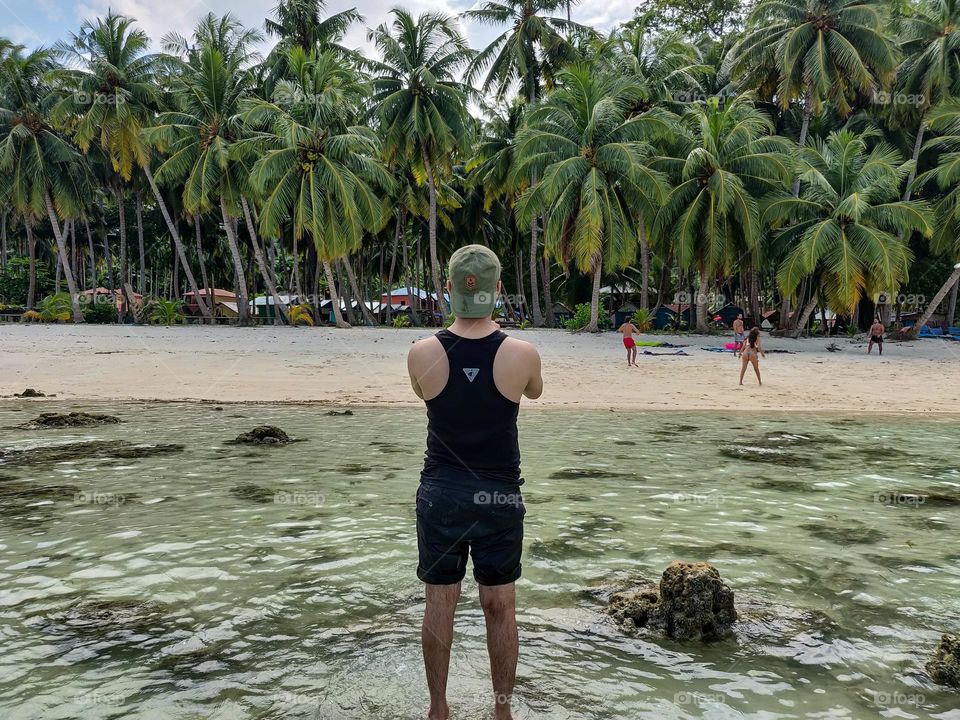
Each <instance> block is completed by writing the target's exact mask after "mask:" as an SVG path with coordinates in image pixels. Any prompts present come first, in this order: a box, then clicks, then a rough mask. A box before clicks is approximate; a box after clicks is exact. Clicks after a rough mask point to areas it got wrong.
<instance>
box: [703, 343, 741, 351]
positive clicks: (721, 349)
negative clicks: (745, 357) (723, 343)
mask: <svg viewBox="0 0 960 720" xmlns="http://www.w3.org/2000/svg"><path fill="white" fill-rule="evenodd" d="M730 345H733V347H732V348H730V347H722V348H718V347H709V348H708V347H702V348H700V349H701V350H706V351H707V352H730V353H732V352H733V351H734V349H735V348H736V347H737V346H736V343H730Z"/></svg>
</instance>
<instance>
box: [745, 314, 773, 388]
mask: <svg viewBox="0 0 960 720" xmlns="http://www.w3.org/2000/svg"><path fill="white" fill-rule="evenodd" d="M759 355H763V357H764V358H766V357H767V354H766V353H765V352H764V351H763V347H762V346H761V345H760V328H756V327H755V328H753V329H752V330H751V331H750V334H749V335H748V336H747V339H746V340H744V341H743V343H742V344H741V345H740V357H741V358H742V361H741V363H740V384H741V385H743V376H744V373H746V372H747V364H748V363H753V371H754V372H755V373H756V374H757V383H758V384H760V385H763V380H761V379H760V358H759V357H758V356H759Z"/></svg>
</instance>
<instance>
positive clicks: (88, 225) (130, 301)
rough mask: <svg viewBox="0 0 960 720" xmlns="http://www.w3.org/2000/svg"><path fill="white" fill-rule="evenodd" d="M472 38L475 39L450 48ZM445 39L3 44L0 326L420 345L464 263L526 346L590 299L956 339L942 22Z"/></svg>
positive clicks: (447, 25)
mask: <svg viewBox="0 0 960 720" xmlns="http://www.w3.org/2000/svg"><path fill="white" fill-rule="evenodd" d="M464 18H465V19H469V20H470V21H473V22H479V23H483V24H485V25H487V26H489V27H490V28H491V29H493V30H494V31H495V33H496V35H495V39H493V41H492V42H490V44H489V45H487V46H486V47H479V48H472V47H470V46H469V45H468V43H467V41H466V40H465V37H464V35H463V34H462V29H461V27H460V22H461V20H462V19H464ZM464 18H459V17H452V16H445V15H442V14H438V13H435V12H425V13H423V14H419V15H417V14H412V13H410V12H408V11H407V10H404V9H403V8H397V9H394V10H393V11H392V12H391V15H390V18H389V20H388V21H387V22H385V23H383V24H381V25H379V26H377V27H370V28H369V29H368V31H367V32H368V40H369V44H368V48H370V49H369V50H367V51H364V52H361V51H359V50H356V49H353V48H349V47H346V46H345V45H344V42H343V39H344V35H345V33H346V32H347V31H348V30H349V29H350V28H354V27H358V26H359V27H363V26H364V24H365V22H366V21H365V19H364V18H363V17H362V15H361V13H360V12H359V11H358V10H348V11H345V12H339V13H330V12H328V11H327V8H325V7H324V3H323V2H322V1H321V0H283V2H281V3H280V4H279V5H277V6H276V8H274V9H273V11H272V13H271V15H270V17H268V18H266V19H265V20H264V24H263V26H262V27H244V26H243V25H241V24H240V23H239V22H238V21H237V20H236V19H235V18H234V17H232V16H230V15H224V16H216V15H214V14H209V15H207V16H206V17H203V18H202V19H201V20H200V21H199V23H198V24H197V25H196V27H195V29H194V30H193V32H192V33H190V34H189V35H187V36H183V35H180V34H177V33H174V32H170V33H168V34H165V35H163V36H162V37H148V36H147V35H146V34H145V32H144V31H143V30H142V29H140V28H139V27H138V24H137V21H136V18H132V17H125V16H123V15H120V14H115V13H113V12H109V13H108V14H106V15H104V16H102V17H91V18H89V19H88V20H87V21H86V22H84V23H83V24H82V26H81V27H79V28H77V30H76V31H75V32H74V33H71V34H70V36H69V37H64V38H63V39H62V40H61V41H59V42H57V43H56V44H54V45H52V46H50V47H25V46H23V45H18V44H15V43H13V42H10V41H9V40H5V39H0V207H2V250H0V302H2V303H3V311H2V312H3V313H5V314H8V315H20V317H22V318H23V319H25V320H34V321H49V320H57V321H63V322H68V321H71V320H72V321H73V322H76V323H80V322H118V321H121V322H145V321H155V322H165V323H167V322H175V321H180V320H182V319H184V318H189V319H190V320H192V321H199V322H204V321H205V322H213V321H214V320H215V319H216V317H217V316H220V317H219V319H220V320H221V321H222V320H224V317H223V316H224V315H225V308H229V309H230V312H228V313H226V314H227V315H229V318H230V320H231V321H235V322H237V323H240V324H246V323H251V322H255V321H263V316H262V313H261V312H260V309H263V308H269V309H272V310H273V312H271V313H269V314H268V316H269V318H270V319H271V322H286V323H290V324H314V323H316V324H326V323H335V324H337V325H339V326H346V325H349V324H375V323H386V324H394V325H398V326H402V325H407V324H411V323H412V324H426V325H433V324H442V323H444V322H445V321H446V320H447V318H448V316H449V314H450V310H449V307H448V300H447V298H446V296H445V294H444V290H443V283H444V277H443V269H444V267H445V265H446V262H447V260H448V259H449V257H450V255H451V253H452V252H453V250H454V249H455V248H456V247H459V246H460V245H463V244H465V243H467V242H471V243H480V244H484V245H487V246H489V247H491V248H493V249H494V250H495V251H496V252H497V253H498V254H499V255H500V257H501V258H502V260H503V265H504V267H503V283H504V294H503V307H502V308H501V309H500V313H501V315H502V316H504V317H507V318H510V319H511V320H515V321H517V322H519V323H521V324H523V325H524V326H526V325H527V324H529V325H532V326H548V327H553V326H557V325H559V324H560V323H561V318H559V317H557V314H556V312H555V309H556V308H558V307H565V308H572V309H575V311H574V312H573V313H572V314H573V317H572V318H563V319H562V320H563V322H565V323H566V324H567V325H568V326H570V327H575V328H583V329H587V330H597V329H599V328H601V327H603V326H604V325H605V324H606V323H608V322H609V312H612V310H614V309H616V308H614V307H612V306H610V307H605V306H604V303H603V302H602V300H601V297H602V293H601V288H603V287H604V286H612V287H613V288H614V290H613V291H611V292H612V293H613V294H616V292H617V288H620V289H625V290H624V292H626V293H627V294H629V295H631V296H632V297H634V298H635V300H636V301H637V307H638V308H639V310H640V317H641V318H653V317H655V315H656V312H657V310H658V309H659V308H660V307H662V306H665V305H673V306H674V308H675V309H676V307H677V304H678V303H679V306H680V307H681V308H682V307H683V305H684V303H685V302H686V303H688V304H692V305H693V312H692V313H691V314H690V315H688V318H689V326H690V327H691V329H693V326H695V328H696V329H697V330H700V331H703V330H706V329H707V328H708V327H709V325H710V324H711V322H712V315H713V314H714V312H715V311H716V310H717V309H718V307H719V306H720V305H721V304H722V302H721V300H719V299H720V298H722V299H724V300H725V301H736V302H737V303H738V304H739V305H741V306H742V307H743V308H745V309H746V310H747V314H748V316H749V317H750V318H752V319H753V320H754V321H755V322H759V320H760V319H761V317H765V316H767V315H768V314H769V313H771V312H774V311H775V314H774V318H775V322H774V326H776V327H779V329H780V330H781V331H783V332H786V333H790V332H793V333H799V332H804V331H808V330H810V329H811V327H812V326H813V325H814V322H815V320H816V319H817V318H818V317H823V318H825V317H826V314H827V313H830V314H831V317H836V318H840V319H843V320H844V321H845V322H846V323H848V324H850V325H854V326H857V325H859V327H860V328H861V329H865V328H866V327H867V326H869V324H870V323H871V321H872V319H873V316H874V314H875V313H876V312H878V310H879V308H880V307H885V308H886V312H887V313H888V314H889V316H891V317H893V316H895V317H896V320H897V322H901V321H902V320H903V318H904V317H905V316H909V317H910V318H911V321H910V322H905V321H904V322H903V323H902V324H903V325H906V326H909V329H906V330H905V334H906V335H909V334H910V333H916V332H917V331H919V330H920V329H921V328H922V327H923V326H924V325H925V324H926V323H927V321H928V320H929V319H930V318H931V316H932V314H933V313H935V312H937V311H938V310H939V311H941V312H942V313H944V314H945V316H946V323H947V325H948V326H949V325H952V324H953V322H954V312H955V307H956V302H957V287H958V280H960V264H958V261H960V2H957V0H918V1H911V0H908V1H905V2H893V1H890V2H883V1H878V0H801V2H798V3H785V2H782V1H781V0H760V1H759V2H758V3H756V4H740V3H739V2H736V0H710V1H708V2H706V3H691V2H688V1H687V0H676V1H675V2H673V1H671V0H657V1H656V2H653V3H650V4H647V5H643V6H641V7H638V8H637V10H636V14H635V16H634V17H633V18H632V19H631V20H629V21H628V22H625V23H623V24H621V25H620V26H618V27H615V28H613V29H612V30H611V31H609V32H601V31H599V30H597V29H595V28H591V27H587V26H584V25H582V24H578V23H576V22H573V21H571V20H570V19H569V6H568V4H567V3H565V2H561V1H560V0H499V1H493V0H489V1H486V2H480V3H478V4H477V5H476V6H475V7H474V8H473V9H471V10H469V11H467V12H465V13H464ZM221 288H222V289H226V293H225V296H226V297H227V298H228V299H229V302H228V303H226V304H223V303H221V302H219V300H220V298H221V294H220V292H219V291H218V289H221ZM391 291H394V295H390V292H391ZM101 296H104V297H107V298H110V299H111V300H112V299H114V298H116V302H112V301H111V302H106V303H97V302H89V300H90V298H94V299H96V298H99V297H101ZM394 296H400V297H402V298H403V302H399V303H396V302H393V301H392V300H393V297H394ZM257 298H260V299H261V300H260V305H259V306H258V304H257ZM608 302H610V301H608ZM817 327H818V328H820V327H822V328H826V327H827V325H826V323H823V324H822V325H818V326H817ZM676 329H682V328H681V327H679V326H678V327H677V328H676Z"/></svg>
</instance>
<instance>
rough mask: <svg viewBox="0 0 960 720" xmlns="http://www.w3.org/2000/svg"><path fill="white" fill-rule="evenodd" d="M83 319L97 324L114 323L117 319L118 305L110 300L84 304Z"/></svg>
mask: <svg viewBox="0 0 960 720" xmlns="http://www.w3.org/2000/svg"><path fill="white" fill-rule="evenodd" d="M83 321H84V322H88V323H96V324H107V323H114V322H116V321H117V307H116V305H114V304H113V303H112V302H109V301H106V302H104V301H100V302H93V303H91V304H88V305H84V307H83Z"/></svg>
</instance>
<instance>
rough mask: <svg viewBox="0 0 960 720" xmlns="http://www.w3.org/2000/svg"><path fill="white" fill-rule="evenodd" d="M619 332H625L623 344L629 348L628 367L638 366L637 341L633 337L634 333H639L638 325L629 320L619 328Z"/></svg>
mask: <svg viewBox="0 0 960 720" xmlns="http://www.w3.org/2000/svg"><path fill="white" fill-rule="evenodd" d="M617 332H618V333H623V346H624V347H625V348H626V349H627V367H630V366H631V365H632V366H633V367H637V343H636V341H635V340H634V339H633V336H634V335H639V334H640V331H639V330H638V329H637V326H636V325H634V324H633V323H632V322H630V321H629V320H627V322H625V323H624V324H623V325H621V326H620V327H619V328H617Z"/></svg>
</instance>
